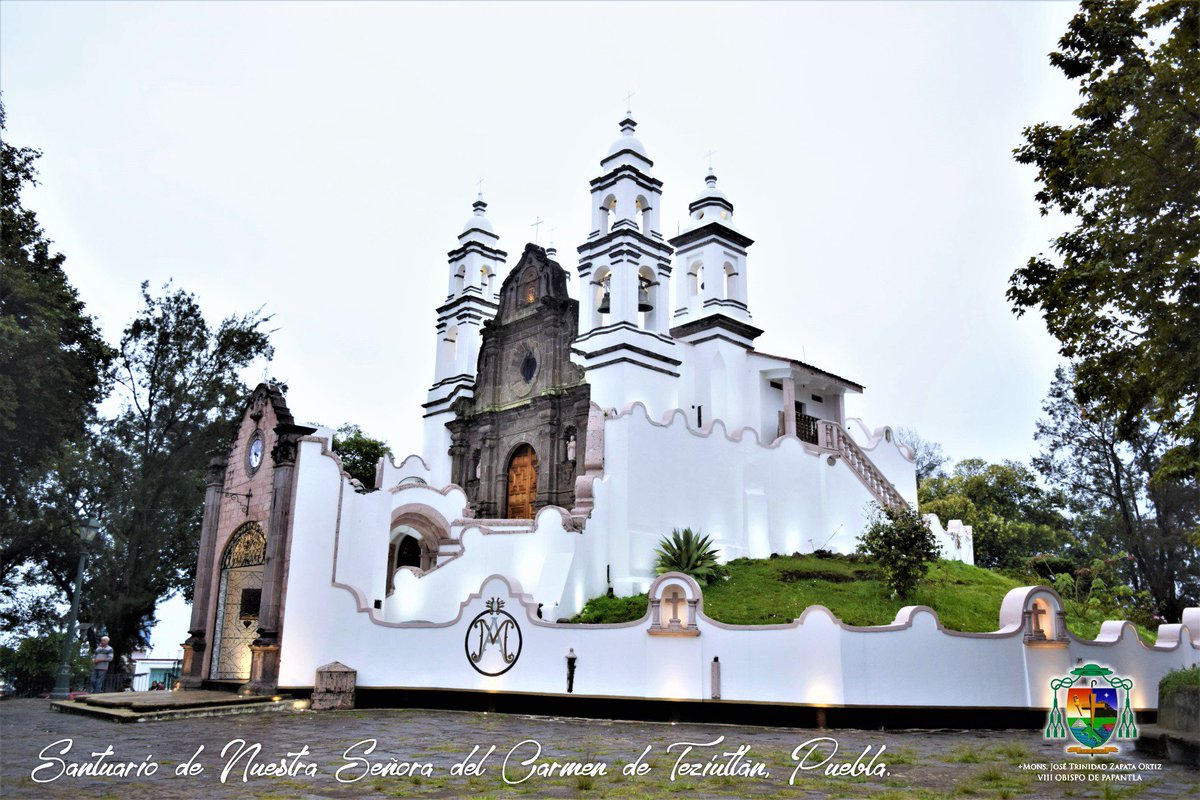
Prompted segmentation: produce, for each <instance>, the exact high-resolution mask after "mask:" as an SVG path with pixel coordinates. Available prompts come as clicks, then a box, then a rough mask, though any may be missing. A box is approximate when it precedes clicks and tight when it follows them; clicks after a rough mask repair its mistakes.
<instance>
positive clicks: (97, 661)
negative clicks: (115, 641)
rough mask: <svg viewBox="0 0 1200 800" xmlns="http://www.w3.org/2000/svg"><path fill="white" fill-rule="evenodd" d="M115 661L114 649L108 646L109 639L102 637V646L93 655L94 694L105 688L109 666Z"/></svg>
mask: <svg viewBox="0 0 1200 800" xmlns="http://www.w3.org/2000/svg"><path fill="white" fill-rule="evenodd" d="M112 660H113V649H112V648H111V647H109V646H108V637H107V636H101V637H100V646H99V647H97V648H96V650H95V652H94V653H92V693H93V694H97V693H99V692H100V691H101V690H102V689H103V688H104V679H105V678H106V677H108V665H109V664H110V663H112Z"/></svg>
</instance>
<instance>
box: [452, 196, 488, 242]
mask: <svg viewBox="0 0 1200 800" xmlns="http://www.w3.org/2000/svg"><path fill="white" fill-rule="evenodd" d="M472 207H473V208H474V209H475V213H474V214H472V215H471V216H469V217H467V221H466V222H465V223H463V229H462V233H460V234H459V235H458V238H459V239H461V238H463V237H464V236H466V235H467V234H468V233H470V232H471V231H483V232H484V233H487V234H490V235H492V236H495V235H496V230H495V228H493V227H492V223H491V220H489V219H488V218H487V217H486V216H485V215H484V211H486V210H487V203H485V202H483V192H480V193H479V196H478V197H476V198H475V202H474V203H473V204H472Z"/></svg>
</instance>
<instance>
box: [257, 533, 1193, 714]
mask: <svg viewBox="0 0 1200 800" xmlns="http://www.w3.org/2000/svg"><path fill="white" fill-rule="evenodd" d="M304 533H305V536H304V542H305V549H307V548H308V547H314V548H316V549H318V550H319V549H321V548H328V547H330V546H332V544H333V541H332V539H333V532H332V531H331V530H330V529H329V528H324V529H319V528H309V529H307V530H306V531H305V532H304ZM314 563H315V560H314ZM293 576H294V577H292V578H291V580H290V581H289V587H288V588H289V612H290V613H296V614H298V615H299V616H300V618H301V619H304V620H305V621H306V624H304V625H291V626H288V627H287V628H285V630H284V640H283V647H282V651H281V656H282V663H281V672H280V687H281V688H284V689H287V688H300V687H307V686H311V685H312V683H313V677H314V674H315V671H316V669H317V667H319V666H321V665H323V664H326V663H329V662H331V661H340V662H341V663H343V664H346V665H348V666H350V667H353V668H354V669H356V670H357V671H358V685H359V686H361V687H424V688H443V689H466V690H477V691H493V692H496V691H504V692H535V693H542V694H545V693H551V694H554V693H558V694H565V689H566V664H565V656H566V654H567V652H568V650H573V651H574V652H575V654H576V656H577V657H578V662H577V666H578V668H577V671H576V675H575V689H574V691H575V693H576V694H579V695H587V696H596V697H620V698H629V697H641V698H648V699H667V700H709V699H711V697H712V689H713V686H712V683H711V678H710V676H711V664H712V660H713V658H714V657H716V658H719V659H720V662H721V686H720V697H721V699H722V700H725V701H744V702H769V703H790V704H803V705H817V706H832V705H846V706H860V705H861V706H873V707H879V706H935V707H936V706H942V707H1007V708H1035V709H1044V708H1047V707H1049V705H1050V704H1051V703H1050V692H1049V679H1050V677H1051V676H1055V675H1061V674H1064V673H1066V672H1067V671H1068V670H1070V669H1071V668H1073V667H1074V666H1076V663H1077V661H1076V660H1077V659H1082V660H1083V662H1084V663H1100V664H1104V665H1107V666H1109V667H1111V668H1113V669H1114V670H1115V671H1116V672H1117V674H1119V675H1122V676H1127V677H1131V678H1132V679H1133V681H1134V690H1133V693H1132V696H1131V703H1132V705H1133V706H1134V707H1135V708H1154V707H1155V706H1156V704H1157V699H1158V698H1157V685H1158V680H1159V678H1161V677H1162V675H1163V674H1165V673H1166V672H1167V671H1168V670H1170V669H1174V668H1178V667H1184V666H1190V665H1194V664H1197V663H1200V639H1198V637H1196V636H1195V635H1193V634H1192V633H1191V631H1190V629H1189V628H1188V627H1186V626H1183V625H1171V626H1163V628H1162V629H1161V630H1160V637H1159V642H1158V643H1157V644H1156V645H1155V646H1147V645H1144V644H1142V643H1141V642H1140V641H1139V640H1137V638H1136V636H1135V635H1134V634H1133V632H1132V629H1131V627H1130V626H1126V625H1124V624H1123V623H1112V624H1111V626H1110V630H1109V631H1108V633H1109V637H1110V639H1111V640H1105V637H1104V635H1102V636H1101V638H1100V639H1098V640H1096V641H1085V640H1080V639H1077V638H1075V637H1073V636H1069V635H1067V636H1066V637H1065V638H1064V639H1063V640H1061V641H1055V642H1050V643H1045V642H1043V643H1029V642H1027V641H1026V639H1025V636H1024V634H1025V633H1026V627H1027V623H1026V622H1024V621H1023V620H1022V618H1021V616H1020V613H1021V612H1022V611H1023V610H1025V609H1027V608H1029V603H1031V602H1032V601H1033V598H1034V597H1035V596H1041V597H1043V598H1048V599H1049V600H1050V601H1052V602H1053V603H1057V602H1058V598H1057V595H1055V594H1054V593H1053V590H1050V589H1048V588H1045V587H1034V588H1024V589H1014V590H1013V591H1012V592H1010V593H1009V596H1008V598H1006V601H1005V605H1004V608H1003V609H1002V612H1001V615H1000V619H999V626H998V629H997V631H996V632H994V633H985V634H959V633H953V632H949V631H945V630H943V629H941V627H940V624H939V622H938V620H937V616H936V614H934V613H933V611H931V610H930V609H927V608H924V607H908V608H905V609H902V610H901V611H900V612H899V613H898V614H897V617H896V620H895V621H894V622H893V624H891V625H888V626H880V627H873V628H855V627H851V626H847V625H845V624H843V623H841V622H840V621H838V620H837V619H836V618H835V617H834V616H833V615H832V614H831V613H830V612H829V611H828V610H826V609H824V608H822V607H820V606H813V607H810V608H809V609H807V610H806V611H805V612H804V613H803V614H802V615H801V616H800V618H799V619H797V620H796V621H794V622H791V623H788V624H784V625H770V626H729V625H723V624H721V623H717V622H714V621H713V620H711V619H709V618H708V617H706V616H705V615H704V614H703V599H702V597H700V600H699V602H698V604H697V613H696V618H695V628H694V632H693V634H692V635H655V633H654V632H652V624H651V623H652V618H651V613H650V612H648V613H647V616H646V617H645V618H643V619H642V620H640V621H638V622H633V623H628V624H624V625H567V624H553V623H550V622H546V621H543V620H539V619H537V617H536V615H535V609H536V605H535V604H534V603H533V602H532V599H531V598H530V597H529V596H528V595H526V594H524V593H523V592H522V588H521V585H520V584H519V583H518V582H517V581H516V580H514V579H509V578H504V577H502V576H499V575H493V576H490V577H488V578H487V579H485V580H484V581H483V582H482V584H481V586H480V588H479V589H478V590H477V591H476V592H472V593H470V594H469V596H466V597H464V598H463V601H462V602H461V603H460V604H459V607H457V608H455V609H454V613H453V614H451V615H449V616H447V617H445V618H441V619H437V620H433V621H430V622H428V623H415V624H413V623H409V624H396V623H387V622H385V621H383V620H381V619H380V618H379V616H378V612H375V611H374V610H373V609H371V608H370V606H369V604H366V603H364V602H363V599H362V598H361V597H359V596H358V594H357V593H356V592H354V591H352V590H350V589H347V588H343V587H338V586H336V585H334V584H333V583H332V582H330V581H329V580H328V578H327V576H326V580H324V581H315V582H314V583H312V584H309V585H307V586H305V590H304V591H301V592H296V591H295V589H296V588H297V583H296V582H297V580H303V578H299V577H298V576H297V572H296V571H295V570H293ZM317 577H318V576H317V575H316V574H315V573H310V574H308V575H307V579H309V580H315V579H316V578H317ZM668 583H671V584H674V585H682V584H690V585H691V587H692V590H691V592H690V593H689V594H691V593H694V594H695V596H699V595H700V593H699V587H696V586H695V585H694V582H690V579H688V578H686V577H685V576H680V575H678V574H677V573H671V574H670V575H667V576H663V577H662V578H661V579H660V580H659V581H658V582H657V583H656V586H655V591H652V593H651V603H653V602H654V601H655V600H656V599H661V597H662V593H661V588H662V587H663V585H665V584H668ZM293 597H295V599H294V600H293ZM491 598H499V599H502V600H504V601H505V610H506V611H508V612H509V613H511V614H512V615H513V616H514V617H515V618H516V620H517V622H518V624H519V626H520V628H521V636H522V645H521V651H520V655H519V657H518V658H517V660H516V661H515V662H514V664H513V666H512V668H511V669H510V670H509V671H508V672H506V673H504V674H503V675H499V676H495V677H489V676H486V675H483V674H480V673H479V672H477V671H476V670H474V669H473V668H472V667H471V666H470V664H469V662H468V661H467V659H466V656H465V652H464V642H465V640H466V637H467V633H468V626H469V624H470V621H471V620H472V619H473V618H474V617H475V615H477V614H479V613H481V612H482V611H484V609H485V603H486V601H487V600H489V599H491ZM1009 600H1014V601H1015V602H1016V609H1017V616H1016V617H1014V618H1012V619H1006V618H1005V615H1006V613H1008V614H1011V612H1012V604H1011V603H1010V602H1009ZM1058 607H1059V606H1058V605H1054V606H1053V608H1055V609H1057V608H1058ZM1189 611H1190V613H1191V614H1192V616H1193V618H1200V610H1189ZM660 613H662V612H660ZM664 619H665V618H664Z"/></svg>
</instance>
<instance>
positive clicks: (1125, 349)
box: [1008, 0, 1200, 478]
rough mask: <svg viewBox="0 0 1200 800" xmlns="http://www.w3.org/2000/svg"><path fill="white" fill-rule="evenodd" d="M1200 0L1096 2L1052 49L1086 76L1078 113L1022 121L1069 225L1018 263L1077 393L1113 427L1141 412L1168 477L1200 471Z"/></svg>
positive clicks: (1023, 298)
mask: <svg viewBox="0 0 1200 800" xmlns="http://www.w3.org/2000/svg"><path fill="white" fill-rule="evenodd" d="M1198 40H1200V3H1197V2H1195V1H1194V0H1172V1H1171V2H1151V3H1144V2H1137V0H1117V1H1116V2H1113V1H1112V0H1105V1H1104V2H1093V1H1092V0H1089V1H1088V2H1084V3H1083V5H1082V6H1081V8H1080V10H1079V13H1077V14H1076V15H1075V17H1074V18H1073V19H1072V20H1071V22H1070V24H1069V26H1068V28H1067V32H1066V33H1065V34H1064V35H1063V37H1062V38H1061V39H1060V40H1059V48H1058V50H1056V51H1055V52H1053V53H1051V54H1050V63H1051V64H1053V65H1054V66H1055V67H1057V68H1058V69H1060V70H1061V71H1062V72H1063V74H1064V75H1066V77H1067V78H1069V79H1071V80H1077V81H1078V82H1079V87H1080V95H1081V97H1082V101H1081V103H1080V104H1079V106H1078V107H1077V108H1076V109H1075V110H1074V116H1075V119H1076V120H1077V122H1076V123H1075V124H1073V125H1053V124H1050V123H1041V124H1037V125H1033V126H1031V127H1029V128H1026V129H1025V132H1024V135H1025V143H1024V144H1023V145H1022V146H1021V147H1019V148H1017V149H1016V151H1015V155H1016V160H1017V161H1018V162H1020V163H1022V164H1031V165H1034V166H1036V167H1037V180H1038V183H1039V184H1040V188H1039V190H1038V192H1037V194H1036V199H1037V202H1038V204H1039V205H1040V208H1041V212H1042V214H1048V213H1049V212H1050V211H1052V210H1056V211H1059V212H1062V213H1063V214H1065V215H1066V216H1067V219H1069V220H1070V223H1071V225H1072V227H1071V228H1070V229H1068V230H1066V231H1064V232H1063V233H1062V234H1061V235H1060V236H1058V237H1057V238H1056V239H1054V241H1053V251H1054V252H1053V255H1052V256H1047V255H1044V254H1039V255H1036V256H1034V257H1033V258H1030V259H1029V262H1028V263H1027V264H1026V265H1025V266H1024V267H1023V268H1021V269H1019V270H1017V271H1016V272H1015V273H1014V274H1013V276H1012V278H1011V287H1010V289H1009V291H1008V297H1009V299H1010V300H1011V301H1012V302H1013V305H1014V310H1015V311H1016V312H1017V313H1018V314H1022V313H1024V312H1026V311H1029V310H1031V309H1035V308H1036V309H1040V310H1041V312H1042V315H1043V317H1044V318H1045V322H1046V327H1047V328H1048V329H1049V331H1050V333H1051V334H1052V335H1053V336H1054V337H1055V338H1057V339H1058V340H1059V343H1060V346H1061V347H1060V349H1061V353H1062V354H1063V355H1064V356H1066V357H1067V358H1068V359H1070V360H1071V361H1072V362H1073V363H1075V364H1076V365H1077V366H1076V372H1075V379H1076V383H1075V386H1074V391H1075V393H1076V396H1077V398H1078V400H1079V401H1080V402H1081V403H1083V404H1084V405H1087V406H1089V407H1093V406H1094V407H1098V408H1099V409H1102V410H1103V412H1104V413H1105V415H1106V417H1107V418H1108V419H1111V420H1113V421H1114V423H1115V424H1116V433H1117V435H1118V436H1119V437H1120V438H1122V439H1126V440H1130V439H1133V438H1136V436H1137V435H1138V433H1137V432H1138V431H1139V430H1141V428H1142V425H1143V418H1148V419H1149V420H1150V421H1152V422H1154V423H1156V424H1157V425H1159V426H1161V430H1162V433H1163V434H1164V436H1165V437H1166V438H1165V439H1164V441H1166V442H1167V444H1168V446H1167V447H1166V449H1165V452H1164V454H1163V457H1162V458H1161V459H1160V461H1159V470H1160V477H1176V478H1177V477H1180V476H1183V475H1191V476H1192V477H1193V478H1195V477H1197V476H1200V264H1198V257H1200V46H1198V45H1197V41H1198Z"/></svg>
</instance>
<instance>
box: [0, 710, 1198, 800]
mask: <svg viewBox="0 0 1200 800" xmlns="http://www.w3.org/2000/svg"><path fill="white" fill-rule="evenodd" d="M0 731H2V747H0V794H3V796H4V797H5V798H6V799H7V798H14V797H22V798H48V799H50V798H71V799H72V800H76V799H77V798H113V799H114V800H141V799H142V798H145V800H184V799H185V798H187V800H191V798H196V797H204V798H242V797H261V798H319V799H322V800H323V799H324V798H357V797H434V798H464V797H480V798H482V797H491V798H508V797H555V798H576V797H579V798H593V797H594V798H641V797H687V798H692V797H701V798H718V797H719V798H741V797H830V798H832V797H871V798H875V799H876V800H899V798H927V799H928V800H935V799H936V800H951V798H955V799H956V800H963V799H964V798H966V799H967V800H970V798H1014V797H1030V798H1051V797H1053V798H1057V797H1097V798H1100V797H1107V798H1111V797H1138V798H1194V797H1200V773H1198V772H1196V771H1194V770H1190V769H1187V768H1185V767H1181V766H1177V765H1171V764H1163V763H1162V762H1160V761H1157V760H1154V759H1152V758H1149V757H1147V756H1145V755H1142V754H1137V753H1134V752H1133V749H1132V747H1131V746H1130V745H1127V744H1122V752H1121V754H1120V755H1119V756H1118V757H1116V758H1112V759H1108V760H1107V761H1103V762H1097V761H1089V760H1088V759H1086V758H1080V757H1067V756H1065V755H1064V754H1063V744H1062V743H1050V742H1046V741H1044V740H1043V739H1042V738H1041V735H1040V734H1039V733H1037V732H1033V731H987V732H982V733H979V734H974V733H972V732H969V731H897V732H891V731H888V732H882V731H811V730H801V729H782V728H756V727H748V726H724V725H684V724H680V725H670V724H658V723H643V722H610V721H601V720H579V719H563V718H552V717H522V716H515V715H503V714H474V713H463V712H449V711H419V710H411V711H410V710H372V711H346V712H323V713H314V712H296V713H278V714H250V715H241V716H233V717H218V718H198V719H183V720H174V721H169V722H154V723H147V724H140V725H113V724H112V723H110V722H106V721H103V720H98V719H91V718H88V717H82V716H73V715H69V714H60V713H55V712H53V711H51V710H50V706H49V703H48V702H46V701H44V700H20V699H18V700H7V701H4V702H0ZM722 736H723V737H725V738H724V741H723V742H721V743H720V744H719V745H713V746H707V745H709V744H710V743H712V742H714V741H715V740H717V739H718V737H722ZM817 737H831V738H835V739H836V740H837V741H838V743H839V745H840V749H839V751H838V753H837V755H836V756H834V758H833V759H832V760H831V761H830V762H829V764H833V763H839V764H846V765H848V766H846V767H844V768H843V769H845V770H852V769H853V767H852V765H853V764H855V763H856V761H857V763H858V764H859V772H860V773H861V772H863V771H867V770H869V772H870V774H865V775H863V774H859V775H850V774H846V775H827V774H825V771H824V768H823V767H822V768H818V769H815V770H808V771H797V772H796V777H795V779H794V783H793V784H792V785H789V778H791V777H792V774H793V771H794V770H796V766H797V758H794V757H793V753H794V752H795V751H796V750H797V748H799V749H800V751H801V752H800V754H799V757H803V756H804V752H805V750H806V748H805V746H804V745H805V743H806V742H808V741H809V740H811V739H814V738H817ZM239 740H240V741H239ZM372 741H373V742H374V745H375V749H374V751H373V752H370V753H368V752H367V750H368V749H369V748H370V746H371V743H372ZM522 742H525V743H524V744H522ZM534 742H536V743H539V744H540V746H541V748H542V752H541V756H540V758H536V760H535V761H533V762H532V763H530V764H527V765H523V764H522V762H525V761H528V760H530V759H531V758H533V757H534V756H535V753H536V749H537V744H534ZM681 743H684V744H681ZM686 743H692V745H693V747H692V748H691V750H690V751H689V752H687V753H686V754H683V752H682V751H683V750H684V749H685V748H687V746H688V745H687V744H686ZM68 746H69V748H70V749H69V750H68V749H67V748H68ZM477 746H478V747H479V749H478V750H474V753H475V755H474V757H473V758H471V759H470V762H469V763H472V764H476V765H478V762H479V761H480V758H481V757H483V756H484V755H485V754H486V753H487V751H488V750H489V749H490V748H492V747H495V748H496V749H495V751H494V752H493V753H492V754H491V755H490V756H486V757H485V758H484V759H483V765H482V768H481V770H479V772H480V774H455V773H456V772H458V773H461V772H468V773H469V772H470V770H463V769H461V767H460V768H459V769H457V770H455V765H459V764H462V763H463V762H464V761H465V760H467V759H468V757H470V756H471V754H472V752H473V749H474V748H476V747H477ZM823 746H824V747H826V748H828V747H829V746H830V745H829V743H828V742H825V743H824V744H823ZM647 747H649V748H650V751H649V753H648V754H647V755H646V756H645V757H644V758H643V759H642V760H641V762H640V763H642V764H645V765H649V766H648V767H647V768H646V769H645V770H644V771H643V772H642V774H624V773H625V772H626V771H630V770H633V769H634V767H633V766H631V763H632V764H634V765H635V764H636V763H637V760H638V758H639V756H640V755H641V754H642V752H643V751H644V750H645V748H647ZM668 747H671V748H672V750H671V751H670V752H668V750H667V748H668ZM107 748H111V754H110V755H107V756H104V757H102V758H101V757H98V756H93V755H92V754H93V753H103V752H106V751H107ZM201 748H203V749H201ZM881 748H884V749H882V750H881ZM222 750H224V751H225V755H224V756H222ZM197 751H199V755H195V754H196V753H197ZM739 751H740V752H741V755H740V756H736V755H724V754H727V753H729V754H733V753H737V752H739ZM510 752H511V753H512V755H511V756H510V757H509V760H508V766H507V769H505V768H504V760H505V757H506V756H508V755H509V753H510ZM827 753H828V749H825V750H817V751H814V752H813V754H812V755H809V756H808V761H807V763H809V764H812V763H816V762H819V761H821V760H823V759H824V758H825V754H827ZM864 753H865V755H864ZM239 754H240V755H239ZM681 755H682V756H683V757H682V760H680V756H681ZM572 761H574V762H590V763H599V764H603V765H604V766H605V769H606V774H597V775H593V776H587V775H580V774H569V775H566V776H564V775H562V774H555V775H550V774H547V773H548V772H550V771H551V770H553V769H554V767H552V764H554V763H557V764H558V768H559V770H561V769H562V768H563V767H564V766H565V765H567V764H568V763H569V762H572ZM414 762H415V763H416V764H418V765H419V766H417V767H415V768H414V767H413V766H412V765H413V764H414ZM97 763H99V764H101V765H103V767H106V768H107V769H108V771H109V773H110V774H108V775H107V776H102V777H94V776H92V775H83V776H80V775H78V774H77V773H78V771H79V770H80V766H79V765H81V764H82V765H86V766H87V767H88V768H91V769H94V768H95V765H96V764H97ZM189 763H190V764H191V766H190V767H189ZM760 763H761V764H762V767H761V769H763V770H766V771H767V772H769V775H766V776H763V775H761V773H760V774H758V775H757V776H754V777H747V776H745V775H744V774H738V772H739V770H740V771H741V772H746V771H750V770H752V769H754V768H755V765H757V764H760ZM116 764H125V765H129V766H126V767H125V768H124V769H125V771H126V772H128V773H129V774H128V775H127V776H125V777H119V776H117V775H114V774H112V771H113V769H112V768H113V766H114V765H116ZM372 764H373V765H375V766H376V768H377V769H386V770H390V771H391V773H392V774H376V775H373V776H372V775H367V776H365V777H364V776H363V773H364V771H365V769H366V767H367V766H369V765H372ZM154 765H157V766H154ZM713 765H717V766H724V767H726V769H725V771H726V772H732V773H733V774H721V771H720V770H717V771H713ZM152 767H153V769H152ZM200 768H202V771H197V770H200ZM189 769H190V770H191V772H192V774H190V775H188V774H187V773H188V772H189ZM339 769H341V770H342V771H341V773H340V775H339V773H338V770H339ZM535 769H536V770H538V771H537V772H536V773H535V774H533V775H532V776H531V777H528V778H527V779H526V780H524V781H521V782H519V783H512V784H508V783H505V782H504V777H505V776H507V777H508V779H509V780H510V781H518V780H520V779H521V778H523V777H526V776H529V775H530V773H531V771H534V770H535ZM705 769H708V770H709V772H708V773H707V774H691V775H688V774H685V773H687V772H689V771H693V770H694V771H696V772H698V773H703V772H704V770H705ZM673 771H674V773H675V774H674V780H672V772H673ZM151 772H152V773H153V774H149V773H151ZM139 773H140V774H139ZM177 773H178V774H177ZM223 773H224V774H223ZM268 773H270V774H268ZM309 773H316V774H309ZM425 773H427V774H425ZM55 776H58V777H56V778H55ZM339 776H340V778H341V781H339V780H338V777H339ZM1093 776H1094V777H1093ZM50 778H55V779H54V780H52V781H50V780H48V779H50ZM356 778H357V780H355V779H356ZM38 780H41V781H46V782H42V783H39V782H37V781H38Z"/></svg>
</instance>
